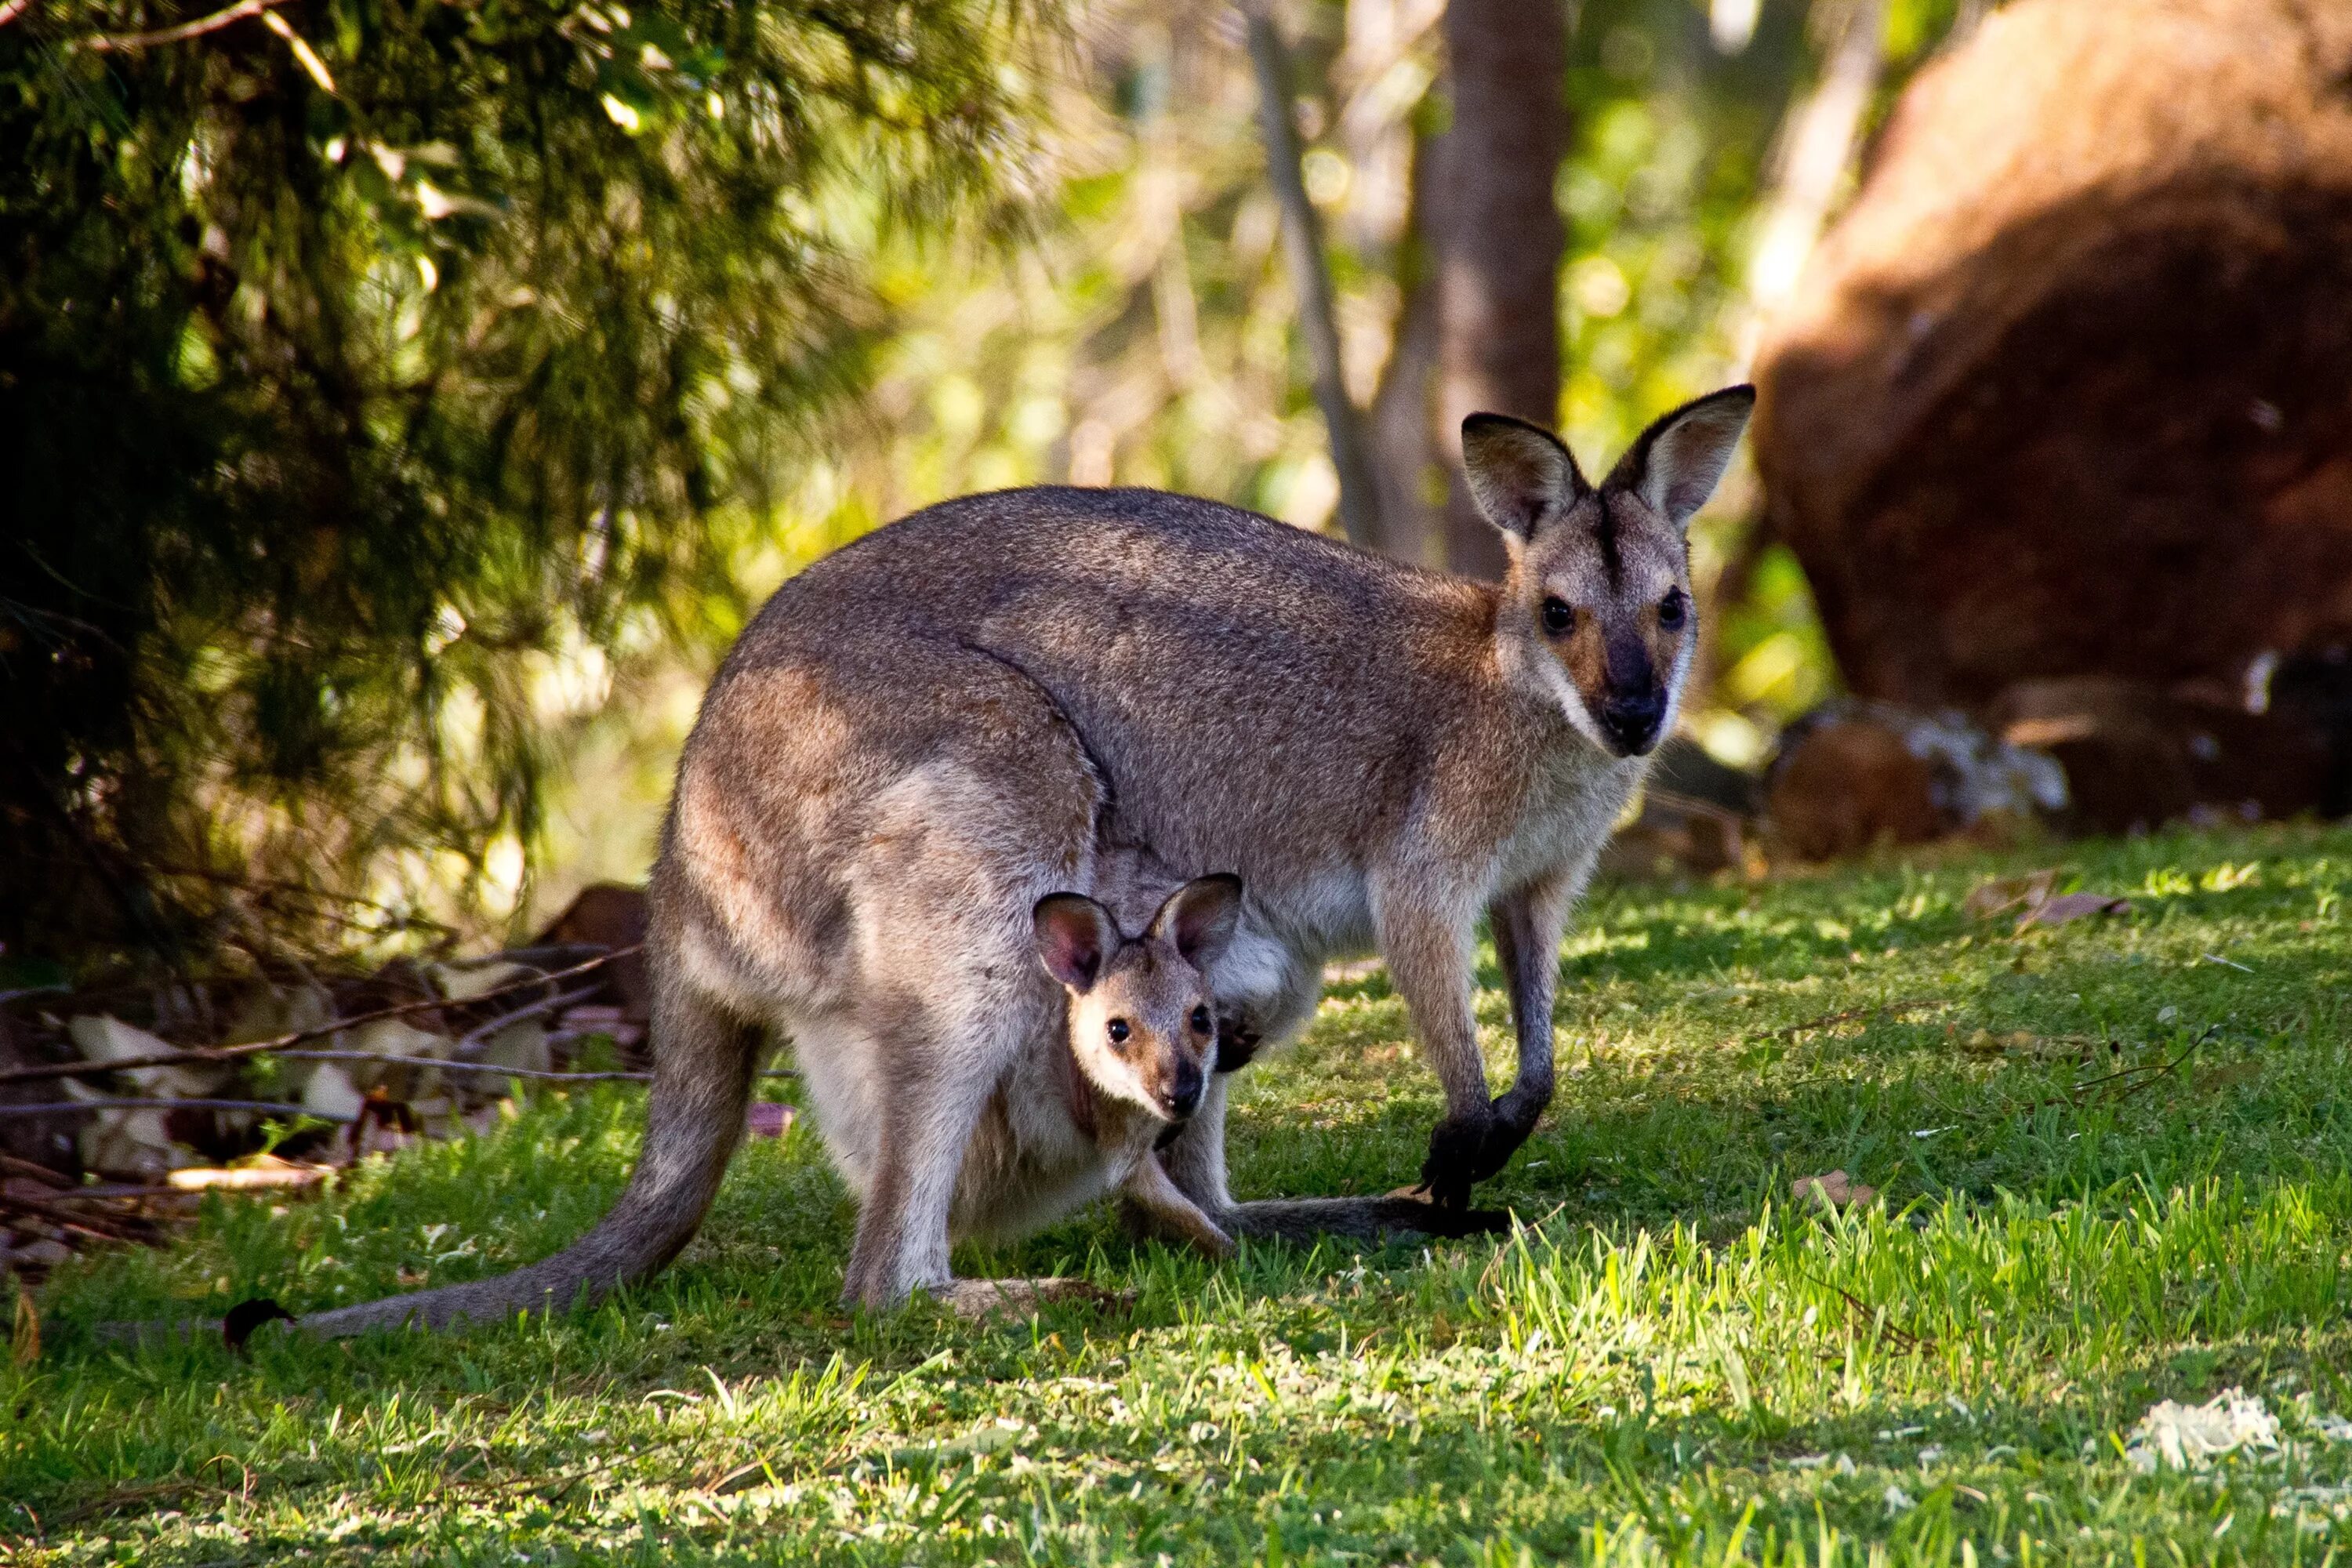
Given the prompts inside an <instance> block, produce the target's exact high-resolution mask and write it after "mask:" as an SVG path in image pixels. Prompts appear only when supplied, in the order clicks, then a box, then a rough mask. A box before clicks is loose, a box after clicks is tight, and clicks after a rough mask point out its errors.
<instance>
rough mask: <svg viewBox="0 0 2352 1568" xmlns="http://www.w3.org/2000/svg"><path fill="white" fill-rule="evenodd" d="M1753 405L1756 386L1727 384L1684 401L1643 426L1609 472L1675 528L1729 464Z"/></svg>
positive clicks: (1694, 510)
mask: <svg viewBox="0 0 2352 1568" xmlns="http://www.w3.org/2000/svg"><path fill="white" fill-rule="evenodd" d="M1755 409H1756V389H1755V388H1754V387H1752V386H1727V387H1725V388H1724V389H1723V390H1722V391H1721V392H1710V393H1708V394H1707V395H1706V396H1705V397H1702V398H1699V399H1697V400H1696V401H1695V402H1691V403H1685V404H1684V405H1682V406H1681V407H1680V408H1677V409H1675V411H1674V412H1673V413H1672V414H1669V415H1667V416H1664V418H1662V419H1660V420H1659V421H1658V422H1657V423H1656V424H1654V425H1653V426H1650V427H1649V428H1648V429H1647V430H1644V431H1643V432H1642V435H1641V438H1640V439H1639V440H1637V441H1635V442H1634V443H1633V447H1631V448H1629V449H1628V450H1627V451H1626V453H1625V455H1624V456H1623V457H1622V458H1619V459H1618V460H1617V467H1616V468H1615V469H1614V470H1613V471H1612V472H1611V474H1610V476H1609V483H1610V484H1612V485H1613V486H1615V487H1616V488H1618V489H1628V490H1632V491H1633V493H1634V494H1635V495H1638V496H1640V497H1641V498H1642V499H1643V500H1645V501H1647V502H1648V503H1649V504H1650V507H1651V509H1652V510H1654V511H1657V512H1659V513H1661V514H1662V515H1664V517H1666V518H1667V519H1668V520H1670V521H1672V522H1673V523H1674V525H1675V527H1676V528H1681V527H1684V526H1685V525H1686V524H1687V523H1688V522H1689V521H1690V520H1691V518H1692V517H1693V516H1694V515H1696V513H1697V511H1698V509H1699V508H1701V507H1703V506H1705V505H1706V498H1707V497H1709V496H1711V495H1713V494H1714V493H1715V487H1716V484H1717V481H1718V480H1720V479H1722V478H1723V470H1724V469H1725V468H1727V467H1729V466H1730V463H1731V450H1732V448H1733V447H1737V446H1738V445H1739V433H1740V432H1741V431H1743V430H1745V429H1747V428H1748V415H1750V414H1752V413H1754V412H1755Z"/></svg>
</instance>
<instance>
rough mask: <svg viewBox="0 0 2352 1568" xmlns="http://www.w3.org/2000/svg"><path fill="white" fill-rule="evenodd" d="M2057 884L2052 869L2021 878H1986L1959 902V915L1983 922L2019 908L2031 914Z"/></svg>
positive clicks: (2054, 870)
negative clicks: (2021, 907)
mask: <svg viewBox="0 0 2352 1568" xmlns="http://www.w3.org/2000/svg"><path fill="white" fill-rule="evenodd" d="M2057 882H2058V873H2057V871H2056V869H2055V868H2053V869H2050V870H2046V871H2035V872H2033V873H2032V874H2031V875H2028V876H2023V877H1994V878H1990V879H1986V880H1985V881H1981V882H1979V883H1978V884H1977V885H1976V886H1975V887H1973V888H1971V889H1969V896H1968V897H1967V898H1965V899H1963V900H1960V912H1961V913H1962V914H1965V915H1970V916H1973V917H1974V918H1976V919H1978V920H1980V921H1985V920H1990V919H1992V918H1993V917H1994V916H1995V915H2000V914H2006V913H2008V912H2009V911H2010V910H2013V909H2016V908H2018V907H2019V906H2021V905H2022V906H2023V907H2024V908H2025V909H2026V910H2029V911H2031V910H2033V909H2035V908H2037V907H2039V906H2040V905H2041V903H2042V900H2045V899H2047V898H2049V897H2050V889H2052V888H2053V887H2055V886H2056V885H2057Z"/></svg>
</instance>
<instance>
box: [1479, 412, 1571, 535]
mask: <svg viewBox="0 0 2352 1568" xmlns="http://www.w3.org/2000/svg"><path fill="white" fill-rule="evenodd" d="M1462 471H1463V473H1464V474H1465V476H1466V477H1467V478H1468V479H1469V480H1470V495H1471V499H1473V500H1475V501H1476V502H1477V503H1478V510H1480V511H1482V512H1485V513H1486V521H1488V522H1491V523H1493V524H1494V525H1495V526H1496V528H1499V529H1501V530H1502V531H1504V532H1505V533H1508V534H1513V535H1516V536H1517V537H1518V538H1520V539H1531V538H1533V537H1534V536H1535V531H1536V528H1537V526H1538V524H1540V523H1541V522H1542V521H1543V520H1544V519H1545V518H1547V517H1557V516H1558V515H1559V513H1561V512H1563V511H1565V510H1568V508H1569V506H1570V504H1571V503H1572V502H1574V501H1575V500H1576V498H1577V497H1579V496H1580V495H1582V494H1583V493H1584V492H1585V489H1586V488H1587V487H1586V485H1585V483H1584V475H1583V474H1582V473H1580V471H1578V469H1577V467H1576V459H1575V458H1572V457H1570V455H1569V450H1568V448H1567V447H1563V446H1561V445H1560V444H1559V437H1557V436H1554V435H1553V434H1552V433H1551V432H1550V431H1549V430H1541V429H1538V428H1537V427H1536V426H1533V425H1530V424H1528V422H1527V421H1526V420H1524V419H1514V418H1512V417H1510V416H1508V415H1506V414H1473V415H1472V416H1470V417H1469V418H1467V419H1465V420H1464V421H1463V422H1462Z"/></svg>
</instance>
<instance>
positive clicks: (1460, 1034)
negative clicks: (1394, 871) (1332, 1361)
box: [1372, 874, 1517, 1208]
mask: <svg viewBox="0 0 2352 1568" xmlns="http://www.w3.org/2000/svg"><path fill="white" fill-rule="evenodd" d="M1416 880H1417V879H1415V878H1413V877H1412V875H1411V874H1405V875H1402V876H1397V877H1393V878H1385V879H1381V882H1378V883H1376V884H1375V892H1374V900H1373V904H1372V912H1373V918H1374V920H1375V921H1377V922H1378V924H1379V927H1380V945H1381V953H1382V954H1383V955H1384V956H1385V957H1386V958H1387V960H1388V966H1389V979H1390V981H1391V983H1392V984H1394V985H1395V987H1396V990H1397V994H1399V995H1401V996H1402V997H1403V998H1404V1003H1405V1006H1406V1008H1407V1009H1408V1010H1410V1012H1411V1013H1412V1025H1413V1033H1414V1034H1416V1035H1417V1036H1419V1037H1420V1038H1421V1047H1422V1051H1423V1054H1424V1055H1425V1056H1427V1057H1428V1058H1429V1065H1430V1068H1431V1070H1432V1071H1433V1072H1435V1073H1436V1075H1437V1081H1438V1084H1439V1086H1440V1087H1441V1088H1442V1089H1444V1091H1445V1120H1444V1121H1441V1122H1439V1123H1438V1124H1437V1127H1436V1130H1435V1131H1433V1132H1431V1133H1430V1135H1429V1157H1428V1159H1427V1160H1425V1161H1424V1162H1423V1164H1422V1167H1421V1179H1422V1183H1423V1185H1424V1187H1426V1189H1427V1190H1428V1192H1429V1194H1430V1197H1431V1199H1432V1200H1433V1201H1434V1202H1436V1203H1438V1204H1441V1205H1444V1206H1446V1207H1448V1208H1460V1207H1462V1206H1463V1205H1465V1204H1467V1203H1468V1202H1469V1201H1470V1189H1471V1187H1472V1186H1474V1185H1475V1184H1477V1183H1479V1182H1483V1181H1485V1180H1486V1178H1487V1177H1488V1176H1491V1175H1493V1174H1494V1173H1496V1172H1497V1171H1499V1170H1501V1169H1502V1168H1503V1164H1504V1162H1505V1161H1507V1160H1508V1159H1509V1158H1510V1149H1511V1148H1516V1147H1517V1144H1516V1143H1512V1144H1511V1145H1510V1148H1503V1149H1501V1150H1500V1152H1496V1146H1497V1145H1498V1144H1499V1143H1500V1142H1502V1140H1501V1139H1500V1138H1498V1137H1497V1136H1496V1134H1497V1126H1496V1107H1495V1105H1494V1104H1492V1103H1491V1102H1489V1101H1488V1100H1487V1098H1486V1063H1485V1062H1483V1061H1482V1060H1480V1059H1479V1055H1478V1019H1477V1015H1476V1014H1475V1012H1474V1011H1473V1010H1472V1006H1471V997H1472V991H1471V986H1472V975H1471V968H1470V952H1469V931H1470V926H1471V921H1468V920H1465V919H1462V918H1460V917H1459V915H1458V914H1457V913H1456V911H1455V910H1454V908H1453V907H1452V906H1453V903H1454V900H1448V899H1445V898H1442V897H1434V896H1433V890H1432V889H1427V888H1425V887H1420V886H1415V885H1414V884H1415V882H1416Z"/></svg>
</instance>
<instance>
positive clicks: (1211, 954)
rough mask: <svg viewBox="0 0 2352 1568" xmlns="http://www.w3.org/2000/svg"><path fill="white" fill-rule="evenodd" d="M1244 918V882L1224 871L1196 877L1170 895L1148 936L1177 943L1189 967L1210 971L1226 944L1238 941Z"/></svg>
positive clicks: (1152, 919)
mask: <svg viewBox="0 0 2352 1568" xmlns="http://www.w3.org/2000/svg"><path fill="white" fill-rule="evenodd" d="M1241 918H1242V879H1240V878H1239V877H1236V876H1234V875H1233V873H1231V872H1229V871H1220V872H1218V873H1217V874H1216V875H1215V876H1213V877H1195V878H1193V879H1192V880H1191V881H1189V882H1187V883H1185V884H1184V885H1183V886H1182V887H1181V888H1179V889H1176V890H1175V891H1174V892H1172V893H1171V894H1169V895H1168V901H1167V902H1165V903H1163V904H1161V905H1160V912H1159V913H1158V914H1156V915H1154V916H1152V917H1151V930H1150V932H1149V933H1148V934H1149V935H1150V936H1151V937H1153V938H1154V939H1156V940H1158V941H1160V942H1174V943H1175V944H1176V951H1177V952H1181V953H1182V954H1183V955H1184V962H1185V963H1189V964H1191V965H1192V967H1193V968H1195V969H1206V968H1207V967H1208V966H1209V965H1211V964H1213V963H1216V962H1217V960H1218V959H1219V958H1221V957H1223V955H1224V951H1225V944H1226V943H1227V942H1231V941H1233V940H1234V927H1235V926H1237V925H1239V924H1240V923H1241Z"/></svg>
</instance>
